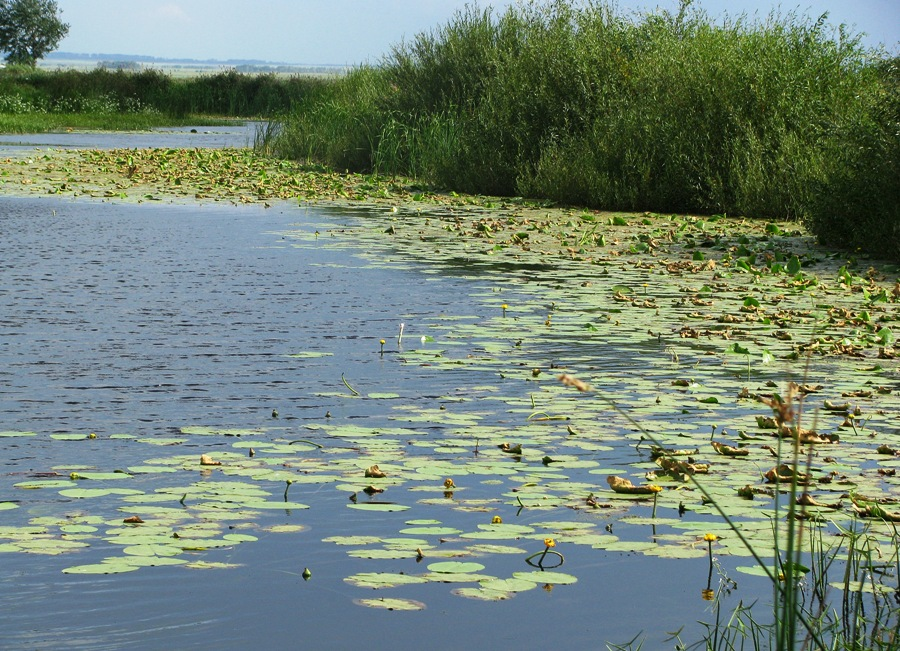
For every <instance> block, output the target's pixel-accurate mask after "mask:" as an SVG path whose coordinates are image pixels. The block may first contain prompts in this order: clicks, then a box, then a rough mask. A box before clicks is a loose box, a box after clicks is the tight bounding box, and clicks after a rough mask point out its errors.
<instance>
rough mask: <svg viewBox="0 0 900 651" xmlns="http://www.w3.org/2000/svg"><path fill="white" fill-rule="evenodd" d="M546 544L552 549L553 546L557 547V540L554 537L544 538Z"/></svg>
mask: <svg viewBox="0 0 900 651" xmlns="http://www.w3.org/2000/svg"><path fill="white" fill-rule="evenodd" d="M544 545H546V546H547V549H550V548H551V547H556V541H555V540H553V538H544ZM554 553H556V552H554Z"/></svg>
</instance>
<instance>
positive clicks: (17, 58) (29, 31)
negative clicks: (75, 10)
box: [0, 0, 69, 67]
mask: <svg viewBox="0 0 900 651" xmlns="http://www.w3.org/2000/svg"><path fill="white" fill-rule="evenodd" d="M59 14H60V9H59V6H58V5H57V3H56V1H55V0H4V1H3V2H0V51H3V52H6V60H7V61H8V62H9V63H11V64H21V65H27V66H31V67H34V65H35V64H36V63H37V60H38V59H40V58H42V57H43V56H44V55H45V54H47V53H48V52H51V51H53V50H55V49H56V47H57V46H58V45H59V42H60V41H61V40H62V39H63V38H64V37H65V35H66V34H68V33H69V25H68V24H66V23H64V22H63V21H62V19H61V18H60V17H59Z"/></svg>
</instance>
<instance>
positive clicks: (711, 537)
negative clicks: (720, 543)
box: [703, 533, 719, 542]
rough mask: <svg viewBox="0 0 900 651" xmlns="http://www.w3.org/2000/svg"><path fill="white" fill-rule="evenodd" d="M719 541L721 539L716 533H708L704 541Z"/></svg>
mask: <svg viewBox="0 0 900 651" xmlns="http://www.w3.org/2000/svg"><path fill="white" fill-rule="evenodd" d="M718 539H719V537H718V536H717V535H716V534H714V533H708V534H706V535H705V536H703V540H705V541H706V542H716V541H717V540H718Z"/></svg>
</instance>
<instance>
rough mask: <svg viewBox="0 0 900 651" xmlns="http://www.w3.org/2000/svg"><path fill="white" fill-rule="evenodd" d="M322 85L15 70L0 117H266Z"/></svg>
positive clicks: (221, 76)
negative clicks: (56, 115) (120, 114)
mask: <svg viewBox="0 0 900 651" xmlns="http://www.w3.org/2000/svg"><path fill="white" fill-rule="evenodd" d="M323 85H324V82H323V81H322V80H321V79H317V78H312V77H301V76H292V77H279V76H277V75H275V74H265V75H251V74H244V73H239V72H236V71H234V70H229V71H225V72H220V73H216V74H211V75H201V76H198V77H191V78H183V79H182V78H174V77H171V76H169V75H167V74H165V73H163V72H160V71H158V70H154V69H147V70H141V71H139V72H131V71H124V70H115V71H111V70H107V69H104V68H97V69H95V70H91V71H88V72H83V71H78V70H64V71H58V72H48V71H43V70H38V69H33V68H31V67H28V66H15V67H10V68H7V69H4V70H0V113H5V114H16V115H22V114H32V113H96V114H102V115H107V114H114V113H160V114H165V115H167V116H172V117H176V118H181V117H185V116H188V115H218V116H228V117H262V116H267V117H268V116H273V115H279V114H285V113H287V112H289V111H290V110H291V108H292V107H293V106H294V105H295V104H297V103H299V102H300V101H301V100H303V98H305V97H306V95H307V94H309V93H310V92H314V90H315V89H317V88H319V87H320V86H323Z"/></svg>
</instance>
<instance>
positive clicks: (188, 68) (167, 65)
mask: <svg viewBox="0 0 900 651" xmlns="http://www.w3.org/2000/svg"><path fill="white" fill-rule="evenodd" d="M101 64H105V65H103V66H102V67H106V68H108V69H111V70H115V69H117V68H120V67H121V68H123V69H125V70H131V71H140V70H159V71H160V72H163V73H165V74H167V75H170V76H172V77H198V76H201V75H214V74H217V73H220V72H224V71H228V70H237V71H238V72H243V73H246V74H254V73H259V74H276V75H284V76H298V75H300V76H303V75H308V76H311V77H322V76H325V77H328V76H334V75H340V74H343V73H344V72H346V71H347V67H346V66H338V65H328V64H322V65H319V64H315V65H292V64H280V63H273V64H270V65H263V64H260V65H252V64H234V63H230V62H227V61H221V62H209V63H207V62H199V61H183V62H181V61H116V60H107V61H98V60H97V59H96V58H56V57H53V58H49V59H42V60H41V61H39V62H38V67H39V68H41V69H42V70H48V71H56V70H78V71H81V72H88V71H90V70H95V69H97V68H98V67H101Z"/></svg>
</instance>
